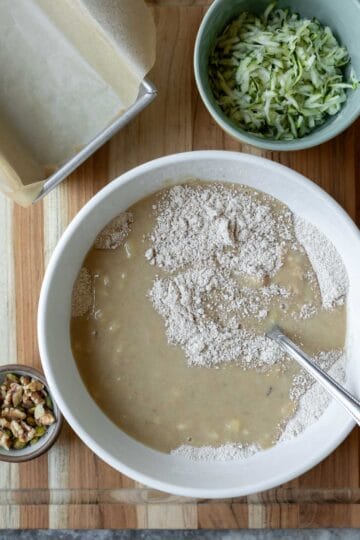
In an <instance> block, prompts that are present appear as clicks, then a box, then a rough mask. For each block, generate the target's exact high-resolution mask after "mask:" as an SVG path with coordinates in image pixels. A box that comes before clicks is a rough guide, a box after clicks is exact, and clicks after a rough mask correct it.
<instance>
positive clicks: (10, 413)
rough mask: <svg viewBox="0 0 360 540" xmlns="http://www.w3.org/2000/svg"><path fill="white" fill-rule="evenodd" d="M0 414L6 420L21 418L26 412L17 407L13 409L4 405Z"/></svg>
mask: <svg viewBox="0 0 360 540" xmlns="http://www.w3.org/2000/svg"><path fill="white" fill-rule="evenodd" d="M1 416H3V417H4V418H6V419H7V420H23V419H24V418H26V414H25V413H24V412H23V411H21V410H20V409H19V408H17V409H14V408H13V407H5V408H4V409H2V411H1Z"/></svg>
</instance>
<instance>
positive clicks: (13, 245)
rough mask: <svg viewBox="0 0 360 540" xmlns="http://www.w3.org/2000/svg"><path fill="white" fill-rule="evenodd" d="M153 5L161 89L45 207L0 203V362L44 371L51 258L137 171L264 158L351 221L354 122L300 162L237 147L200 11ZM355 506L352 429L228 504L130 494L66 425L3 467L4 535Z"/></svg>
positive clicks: (340, 515) (352, 515)
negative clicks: (94, 200)
mask: <svg viewBox="0 0 360 540" xmlns="http://www.w3.org/2000/svg"><path fill="white" fill-rule="evenodd" d="M151 4H152V9H153V11H154V15H155V18H156V23H157V29H158V53H157V62H156V67H155V68H154V70H153V72H152V73H151V74H150V79H151V80H152V81H153V82H154V83H155V84H156V86H157V87H158V90H159V96H158V98H157V99H156V100H155V102H154V103H153V104H152V105H151V106H150V107H149V108H148V109H146V110H145V111H144V112H142V113H141V115H140V116H139V117H138V118H137V119H136V120H135V121H133V122H132V123H131V124H130V125H129V126H128V127H127V128H126V129H125V130H123V131H122V132H120V133H119V134H118V135H117V136H116V137H114V139H113V140H112V141H111V142H110V143H109V144H107V145H106V146H105V147H103V148H102V149H101V150H99V151H98V152H97V153H96V154H95V155H94V156H93V157H92V158H90V159H89V160H88V161H87V162H86V163H85V164H84V165H83V166H82V167H81V168H80V169H78V170H77V171H76V172H75V173H74V174H73V175H71V177H70V178H69V179H68V180H67V181H66V182H65V183H63V184H62V185H61V186H60V187H59V188H57V189H56V190H55V191H53V192H52V193H51V194H50V195H49V196H48V197H47V198H46V199H45V200H44V201H43V202H42V203H38V204H37V205H35V206H34V207H32V208H29V209H23V208H20V207H18V206H13V204H12V203H11V202H9V201H8V200H6V199H5V198H3V197H0V249H1V252H0V253H1V255H0V362H1V363H8V362H13V361H18V362H21V363H27V364H29V365H34V366H36V367H39V366H40V361H39V351H38V346H37V340H36V310H37V302H38V297H39V291H40V286H41V281H42V278H43V275H44V271H45V267H46V264H47V262H48V260H49V257H50V255H51V253H52V251H53V249H54V247H55V245H56V243H57V241H58V239H59V237H60V235H61V233H62V232H63V230H64V228H65V227H66V225H67V224H68V223H69V221H70V220H71V218H72V217H73V216H74V215H75V214H76V213H77V211H78V210H79V209H80V208H81V207H82V206H83V205H84V203H85V202H86V201H88V200H89V199H90V197H92V195H93V194H94V193H96V192H97V191H99V189H101V188H102V187H103V186H104V185H105V184H107V182H108V181H109V180H110V179H112V178H114V177H116V176H117V175H119V174H121V173H122V172H123V171H126V170H128V169H130V168H131V167H134V166H135V165H138V164H139V163H143V162H145V161H147V160H150V159H153V158H156V157H159V156H162V155H165V154H171V153H174V152H181V151H186V150H198V149H227V150H236V151H243V152H249V153H253V154H257V155H263V156H265V157H267V158H270V159H273V160H275V161H279V162H281V163H283V164H284V165H287V166H289V167H292V168H293V169H295V170H297V171H299V172H301V173H303V174H304V175H305V176H307V177H309V178H311V179H312V180H314V181H315V182H316V183H318V184H319V185H320V186H322V187H323V188H324V189H325V190H326V191H327V192H328V193H330V194H331V195H332V196H333V197H335V199H336V200H337V201H338V202H339V203H340V204H341V205H342V206H343V207H344V208H345V209H346V210H347V212H349V214H350V215H351V216H352V218H354V219H355V220H358V222H359V219H360V188H359V144H360V123H359V122H358V123H357V124H356V125H353V126H352V127H351V128H349V129H348V130H347V131H346V132H345V133H343V134H342V135H341V136H339V137H337V138H336V139H334V140H333V141H331V142H329V143H326V144H323V145H321V146H319V147H317V148H314V149H312V150H307V151H301V152H293V153H280V152H279V153H278V152H276V153H273V152H262V151H260V150H257V149H255V148H252V147H251V146H247V145H240V144H239V143H237V142H235V141H233V140H232V139H230V138H229V137H228V136H226V135H225V133H223V132H222V131H221V130H220V129H219V128H218V127H217V126H216V125H215V123H214V121H213V120H212V119H211V118H210V116H209V114H208V113H207V112H206V110H205V109H204V107H203V105H202V103H201V100H200V97H199V95H198V93H197V91H196V88H195V83H194V78H193V70H192V55H193V45H194V40H195V35H196V32H197V29H198V27H199V24H200V21H201V18H202V16H203V14H204V12H205V10H206V6H207V5H208V4H209V2H208V0H202V1H201V0H198V1H193V2H191V1H187V0H159V1H152V2H151ZM289 189H291V186H289ZM359 264H360V261H359ZM359 502H360V484H359V430H354V431H353V433H352V434H351V435H350V436H349V437H348V439H347V440H346V441H345V442H344V443H343V444H342V445H341V447H340V448H338V449H337V450H336V451H335V452H334V453H333V454H332V455H331V456H330V457H328V458H327V459H326V460H325V461H324V462H323V463H321V464H320V465H318V466H317V467H316V468H315V469H313V470H311V471H310V472H308V473H307V474H305V475H303V476H302V477H300V478H298V479H296V480H294V481H292V482H290V483H289V484H286V485H284V486H281V487H280V488H278V489H274V490H271V491H269V492H266V493H262V494H258V495H253V496H250V497H245V498H241V499H237V500H234V501H217V502H212V501H195V500H186V499H181V498H177V497H171V496H168V495H166V494H162V493H159V492H156V491H154V490H151V489H147V488H146V487H142V486H139V485H136V484H135V483H134V482H133V481H132V480H130V479H128V478H126V477H125V476H122V475H121V474H119V473H117V472H115V471H114V470H112V469H111V468H110V467H108V466H107V465H105V464H104V463H103V462H102V461H101V460H100V459H98V458H97V457H96V456H95V455H94V454H93V453H92V452H91V451H90V450H88V449H87V448H86V447H85V446H84V445H83V443H82V442H80V440H79V439H78V438H77V436H76V434H75V433H74V432H72V431H71V429H70V428H69V427H68V426H66V427H65V429H64V430H63V432H62V435H61V438H60V440H59V442H58V443H57V444H56V445H55V447H54V448H53V449H52V450H51V451H50V452H49V454H48V455H46V456H43V457H41V458H39V459H37V460H35V461H33V462H30V463H26V464H22V465H8V464H4V463H0V526H1V527H40V528H43V527H45V528H46V527H52V528H63V527H64V528H67V527H75V528H78V527H80V528H82V527H84V528H87V527H90V528H108V527H109V528H112V527H115V528H126V527H131V528H136V527H139V528H144V527H146V528H197V527H199V528H238V527H250V528H251V527H256V528H261V527H345V526H347V527H359V526H360V504H359Z"/></svg>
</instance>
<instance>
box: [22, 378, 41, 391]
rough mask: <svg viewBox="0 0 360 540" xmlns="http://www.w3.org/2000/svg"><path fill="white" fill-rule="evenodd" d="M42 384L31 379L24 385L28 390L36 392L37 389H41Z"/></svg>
mask: <svg viewBox="0 0 360 540" xmlns="http://www.w3.org/2000/svg"><path fill="white" fill-rule="evenodd" d="M43 388H44V385H43V383H42V382H40V381H37V380H36V379H32V381H31V382H30V383H29V384H28V385H27V386H26V390H30V392H36V391H37V390H43Z"/></svg>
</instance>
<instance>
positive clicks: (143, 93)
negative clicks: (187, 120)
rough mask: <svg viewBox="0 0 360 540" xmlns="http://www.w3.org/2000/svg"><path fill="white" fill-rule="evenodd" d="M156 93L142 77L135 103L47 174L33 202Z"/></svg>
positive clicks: (70, 171) (121, 125) (124, 123)
mask: <svg viewBox="0 0 360 540" xmlns="http://www.w3.org/2000/svg"><path fill="white" fill-rule="evenodd" d="M156 94H157V90H156V87H155V86H154V85H153V84H152V83H151V82H150V81H148V80H147V79H144V80H143V81H142V83H141V85H140V90H139V95H138V97H137V100H136V101H135V103H134V104H133V105H132V106H131V107H129V108H128V109H127V111H125V112H124V113H123V114H122V115H121V116H120V118H117V119H116V120H115V121H114V122H113V123H112V124H110V125H109V126H107V127H106V128H105V129H104V130H103V131H101V132H100V133H99V134H98V135H97V136H96V137H95V138H94V139H93V140H92V141H90V142H89V144H87V145H86V146H84V148H82V149H81V150H80V152H78V153H77V154H76V155H75V156H73V157H72V158H71V159H69V161H67V162H66V163H65V164H64V165H62V166H61V167H60V169H58V170H57V171H56V172H55V173H54V174H52V175H51V176H49V177H48V178H47V179H46V180H45V182H44V185H43V187H42V188H41V191H40V193H39V195H38V196H37V197H36V198H35V199H34V201H33V204H34V203H35V202H37V201H39V200H40V199H42V198H43V197H45V195H47V194H48V193H49V192H50V191H51V190H52V189H54V187H56V186H57V185H58V184H60V182H62V181H63V180H65V178H66V177H67V176H69V174H70V173H72V172H73V171H74V170H75V169H76V168H77V167H79V165H81V163H83V162H84V161H85V160H86V159H87V158H88V157H90V156H91V154H93V153H94V152H95V151H96V150H97V149H98V148H100V146H102V145H103V144H104V143H106V142H107V141H108V140H109V139H111V137H112V136H113V135H115V133H117V132H118V131H119V130H120V129H122V128H123V127H124V126H125V125H126V124H128V123H129V122H130V120H132V119H133V118H135V116H136V115H137V114H139V113H140V112H141V111H142V110H143V109H144V108H145V107H146V106H147V105H149V103H151V102H152V101H153V99H155V97H156Z"/></svg>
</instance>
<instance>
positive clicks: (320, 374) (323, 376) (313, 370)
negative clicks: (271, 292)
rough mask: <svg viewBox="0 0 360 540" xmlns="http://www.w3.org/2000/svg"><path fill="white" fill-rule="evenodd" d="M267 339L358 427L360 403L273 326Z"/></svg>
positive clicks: (359, 422)
mask: <svg viewBox="0 0 360 540" xmlns="http://www.w3.org/2000/svg"><path fill="white" fill-rule="evenodd" d="M266 335H267V337H268V338H270V339H273V340H274V341H276V343H277V344H278V345H280V347H281V348H282V349H283V350H284V351H285V352H287V353H288V354H289V355H290V356H291V357H292V358H294V360H296V361H297V362H299V364H300V365H301V367H303V368H304V369H306V371H308V372H309V373H310V374H311V375H312V376H313V377H314V379H316V380H317V381H318V382H319V383H320V384H321V385H322V386H323V387H324V388H325V389H326V390H327V391H328V392H329V394H331V395H332V396H333V397H334V398H335V399H336V400H337V401H338V402H339V403H340V404H341V405H342V406H343V407H344V408H345V409H346V410H347V412H348V413H349V414H351V416H352V417H353V419H354V420H355V422H357V424H359V425H360V401H359V400H357V399H356V398H355V397H354V396H353V395H352V394H350V392H348V391H347V390H346V389H345V388H344V387H343V386H342V385H341V384H339V383H338V382H336V381H335V379H333V378H332V377H330V375H328V374H327V373H326V372H325V371H324V370H322V369H321V368H320V367H319V366H317V365H316V364H315V362H313V361H312V360H311V358H310V357H309V356H308V355H307V354H305V353H304V352H303V351H302V350H301V349H300V348H299V347H298V346H297V345H295V343H294V342H293V341H291V339H290V338H288V337H287V336H286V335H285V334H283V332H282V331H281V329H280V328H279V327H278V326H277V325H274V326H273V327H272V328H271V330H269V332H267V334H266Z"/></svg>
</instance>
